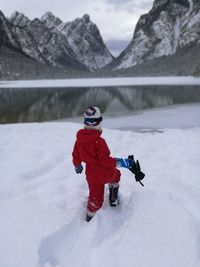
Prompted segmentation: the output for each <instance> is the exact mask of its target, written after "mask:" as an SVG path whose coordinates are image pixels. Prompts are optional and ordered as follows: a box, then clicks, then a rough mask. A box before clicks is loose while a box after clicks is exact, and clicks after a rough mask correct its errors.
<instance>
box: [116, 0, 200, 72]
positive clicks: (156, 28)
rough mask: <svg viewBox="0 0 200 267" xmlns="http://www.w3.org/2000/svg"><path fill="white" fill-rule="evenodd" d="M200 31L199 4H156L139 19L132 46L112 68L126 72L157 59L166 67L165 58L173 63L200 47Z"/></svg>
mask: <svg viewBox="0 0 200 267" xmlns="http://www.w3.org/2000/svg"><path fill="white" fill-rule="evenodd" d="M199 28H200V2H199V1H198V0H155V1H154V4H153V7H152V9H151V10H150V12H149V13H148V14H145V15H142V16H141V17H140V19H139V21H138V23H137V25H136V28H135V32H134V35H133V38H132V40H131V42H130V44H129V45H128V47H127V48H126V49H125V50H124V51H123V52H122V53H121V54H120V56H119V57H118V58H117V59H116V61H115V63H114V65H113V66H114V67H113V68H114V69H126V68H130V67H133V66H136V65H138V64H141V63H146V62H148V61H152V60H155V59H158V58H163V63H162V64H164V62H165V59H166V57H168V56H169V57H171V59H172V58H173V56H177V53H179V54H180V53H181V52H180V51H182V50H184V49H186V48H187V47H191V46H192V47H194V46H199V44H200V42H199V37H200V31H199ZM188 51H189V50H188ZM198 55H199V56H200V52H199V53H198ZM189 60H190V59H189V58H188V61H189ZM195 64H196V63H195ZM176 67H177V66H176ZM193 67H194V66H193Z"/></svg>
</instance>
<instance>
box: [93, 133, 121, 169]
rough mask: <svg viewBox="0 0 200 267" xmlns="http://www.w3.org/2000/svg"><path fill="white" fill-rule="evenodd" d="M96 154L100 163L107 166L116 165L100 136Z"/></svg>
mask: <svg viewBox="0 0 200 267" xmlns="http://www.w3.org/2000/svg"><path fill="white" fill-rule="evenodd" d="M97 156H98V159H99V163H100V165H102V166H103V167H107V168H115V167H116V159H115V158H112V157H111V156H110V150H109V148H108V146H107V144H106V141H105V140H104V139H103V138H100V139H99V140H98V142H97Z"/></svg>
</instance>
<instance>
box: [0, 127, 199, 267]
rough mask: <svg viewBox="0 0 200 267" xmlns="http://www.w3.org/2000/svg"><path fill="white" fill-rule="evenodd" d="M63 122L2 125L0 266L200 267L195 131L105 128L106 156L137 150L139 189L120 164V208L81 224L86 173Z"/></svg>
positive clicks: (72, 133)
mask: <svg viewBox="0 0 200 267" xmlns="http://www.w3.org/2000/svg"><path fill="white" fill-rule="evenodd" d="M81 127H82V125H80V124H75V123H68V122H56V123H34V124H10V125H9V124H8V125H0V172H1V175H0V178H1V179H0V210H1V212H0V236H1V238H0V266H2V267H27V266H28V267H82V266H87V267H94V266H95V267H102V266H104V267H122V266H126V267H132V266H139V267H149V266H153V267H161V266H162V267H169V266H170V267H179V266H181V267H197V266H200V253H199V251H200V212H199V203H200V180H199V175H200V164H199V159H200V145H199V144H200V128H199V127H194V128H188V129H165V130H164V131H162V132H159V131H158V132H146V133H141V132H140V133H139V132H132V131H120V130H111V129H104V130H103V137H104V138H105V139H106V141H107V143H108V145H109V147H110V150H111V154H112V156H116V157H126V156H127V155H129V154H134V155H135V158H136V159H139V160H140V163H141V166H142V169H143V171H144V172H145V173H146V177H145V179H144V184H145V186H144V187H141V186H140V185H139V184H138V183H136V182H135V180H134V177H133V175H132V174H131V172H129V171H128V170H126V169H121V172H122V178H121V185H120V197H121V204H120V206H118V207H117V208H111V207H109V204H108V190H106V192H105V201H104V206H103V208H102V209H101V210H100V211H99V212H98V213H97V214H96V216H95V217H94V218H93V220H92V221H91V222H90V223H87V222H85V221H84V216H85V207H86V202H87V194H88V191H87V184H86V181H85V175H84V174H80V175H77V174H75V172H74V167H73V165H72V162H71V152H72V148H73V144H74V141H75V134H76V131H77V130H78V129H80V128H81Z"/></svg>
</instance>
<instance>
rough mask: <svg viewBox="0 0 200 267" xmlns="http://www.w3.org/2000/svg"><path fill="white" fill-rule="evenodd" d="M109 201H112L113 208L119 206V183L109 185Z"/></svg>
mask: <svg viewBox="0 0 200 267" xmlns="http://www.w3.org/2000/svg"><path fill="white" fill-rule="evenodd" d="M109 191H110V195H109V201H110V206H111V207H116V206H117V205H119V202H120V201H119V197H118V191H119V184H118V183H113V184H109Z"/></svg>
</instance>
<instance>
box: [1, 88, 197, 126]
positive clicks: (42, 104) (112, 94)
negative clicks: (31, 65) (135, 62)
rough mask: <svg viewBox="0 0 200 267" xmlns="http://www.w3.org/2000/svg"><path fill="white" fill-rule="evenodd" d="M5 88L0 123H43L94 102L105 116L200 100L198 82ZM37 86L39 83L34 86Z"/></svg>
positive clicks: (74, 113) (76, 112)
mask: <svg viewBox="0 0 200 267" xmlns="http://www.w3.org/2000/svg"><path fill="white" fill-rule="evenodd" d="M11 86H12V84H11V85H10V86H9V87H10V88H6V86H5V88H4V85H3V83H2V84H1V86H0V123H18V122H42V121H52V120H61V119H68V118H72V117H77V116H80V115H82V113H83V110H84V109H85V107H87V106H88V105H91V104H92V105H97V106H98V107H100V109H101V110H102V112H103V113H104V114H107V115H112V116H115V115H119V114H122V113H123V114H124V113H127V114H128V113H129V112H130V111H137V110H138V111H139V110H144V109H153V108H158V107H166V106H171V105H175V104H186V103H187V104H188V103H199V102H200V85H196V84H195V85H192V84H188V85H182V84H178V85H177V84H175V85H172V84H170V85H169V84H167V85H159V84H158V85H157V84H155V85H147V84H145V85H142V84H141V85H124V86H112V85H110V86H109V87H106V86H105V85H104V86H92V87H87V86H84V87H81V85H80V86H78V87H75V86H73V87H34V88H31V87H29V88H26V87H25V86H24V88H20V86H18V88H17V87H16V88H14V86H13V88H11ZM37 86H38V85H37Z"/></svg>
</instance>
